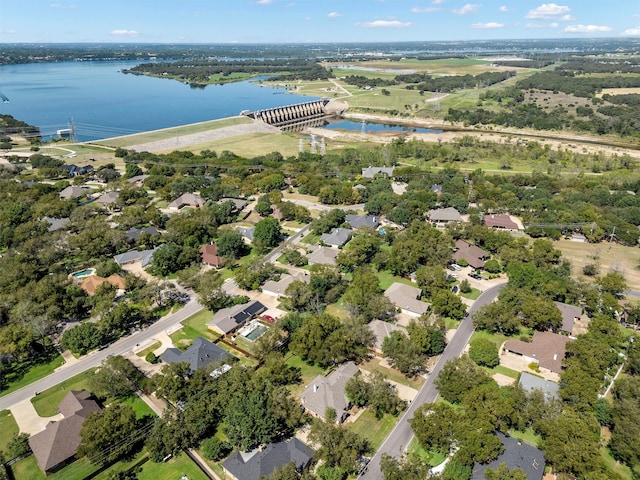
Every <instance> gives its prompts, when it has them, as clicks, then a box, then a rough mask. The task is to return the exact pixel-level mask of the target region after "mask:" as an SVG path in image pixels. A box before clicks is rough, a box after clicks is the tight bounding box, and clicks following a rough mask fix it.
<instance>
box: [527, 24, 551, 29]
mask: <svg viewBox="0 0 640 480" xmlns="http://www.w3.org/2000/svg"><path fill="white" fill-rule="evenodd" d="M556 26H557V23H527V24H526V25H525V28H554V27H556Z"/></svg>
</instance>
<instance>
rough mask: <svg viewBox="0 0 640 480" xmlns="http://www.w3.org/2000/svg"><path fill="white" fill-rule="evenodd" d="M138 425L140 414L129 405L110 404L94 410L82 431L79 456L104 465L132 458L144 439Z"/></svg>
mask: <svg viewBox="0 0 640 480" xmlns="http://www.w3.org/2000/svg"><path fill="white" fill-rule="evenodd" d="M137 426H138V425H137V422H136V413H135V412H134V410H133V409H132V408H131V407H130V406H128V405H109V406H107V407H105V409H104V410H101V411H99V412H92V413H90V414H89V415H88V416H87V418H86V419H85V421H84V424H83V425H82V429H81V430H80V446H79V447H78V456H79V457H82V456H87V457H88V458H89V461H90V462H91V463H94V464H100V465H108V464H109V463H111V462H114V461H116V460H119V459H121V458H126V457H128V456H129V455H131V454H132V453H133V452H134V451H135V450H136V448H137V447H138V445H139V444H140V443H141V441H142V439H143V438H142V435H141V432H142V431H141V430H140V431H137V432H136V427H137Z"/></svg>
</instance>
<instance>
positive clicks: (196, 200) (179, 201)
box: [167, 193, 204, 211]
mask: <svg viewBox="0 0 640 480" xmlns="http://www.w3.org/2000/svg"><path fill="white" fill-rule="evenodd" d="M203 205H204V200H203V199H202V197H201V196H200V195H198V194H197V193H183V194H182V195H180V196H179V197H178V198H176V199H175V200H174V201H173V202H171V203H170V204H169V205H168V206H167V208H169V210H175V211H178V210H180V209H182V208H184V207H191V208H200V207H202V206H203Z"/></svg>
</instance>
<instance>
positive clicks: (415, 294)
mask: <svg viewBox="0 0 640 480" xmlns="http://www.w3.org/2000/svg"><path fill="white" fill-rule="evenodd" d="M384 296H385V297H387V298H388V299H389V300H390V301H391V302H392V303H393V304H395V306H396V307H398V308H399V309H400V310H401V311H402V312H403V313H406V314H408V315H411V316H412V317H419V316H420V315H422V314H424V313H427V312H428V311H429V307H430V306H431V305H430V304H428V303H427V302H423V301H421V300H419V299H420V297H421V296H422V290H420V289H419V288H418V287H412V286H411V285H405V284H404V283H399V282H394V283H392V284H391V286H390V287H389V288H387V289H386V290H385V291H384Z"/></svg>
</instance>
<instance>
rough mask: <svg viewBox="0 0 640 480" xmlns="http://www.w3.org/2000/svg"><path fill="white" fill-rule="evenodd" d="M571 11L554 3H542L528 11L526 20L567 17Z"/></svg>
mask: <svg viewBox="0 0 640 480" xmlns="http://www.w3.org/2000/svg"><path fill="white" fill-rule="evenodd" d="M570 11H571V9H570V8H569V7H567V6H566V5H556V4H555V3H543V4H542V5H540V6H539V7H538V8H534V9H533V10H529V13H527V17H526V18H554V17H559V16H561V15H567V14H568V13H569V12H570Z"/></svg>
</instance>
